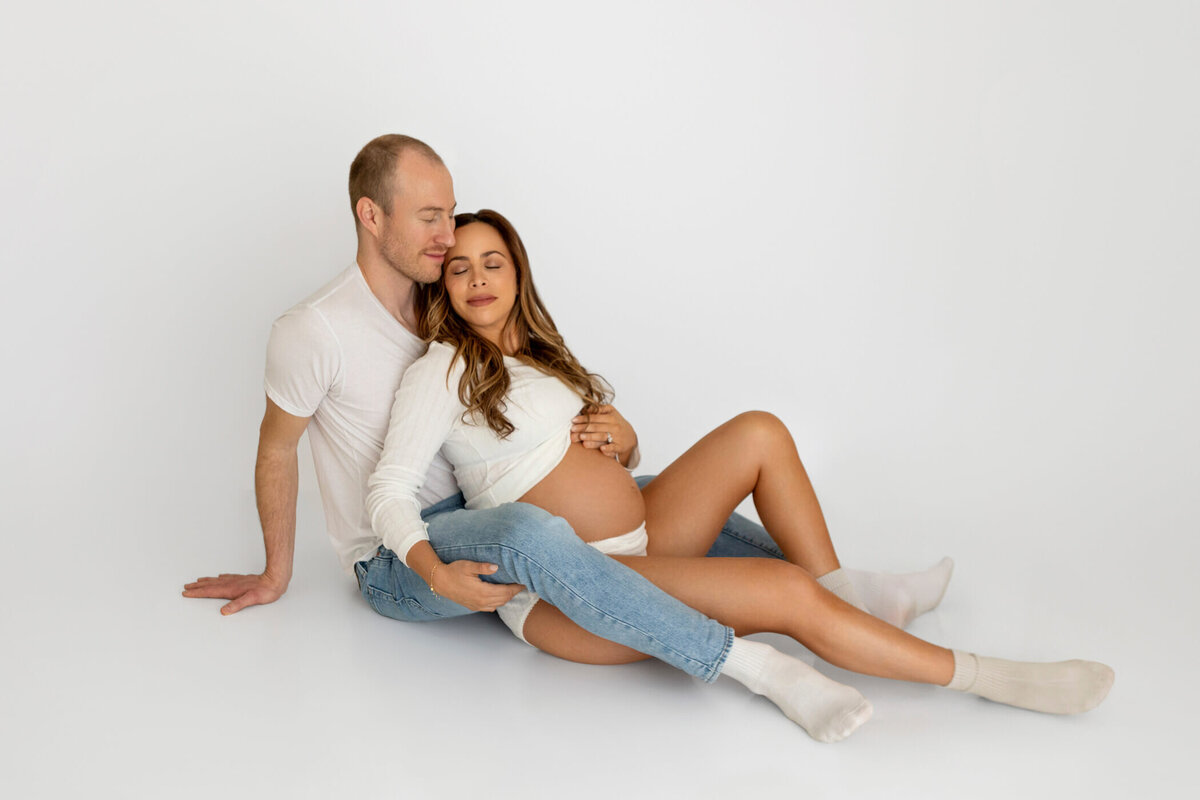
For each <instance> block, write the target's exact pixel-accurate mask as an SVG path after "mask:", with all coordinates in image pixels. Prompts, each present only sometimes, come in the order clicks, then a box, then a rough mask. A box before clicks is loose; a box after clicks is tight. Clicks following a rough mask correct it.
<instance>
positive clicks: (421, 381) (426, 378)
mask: <svg viewBox="0 0 1200 800" xmlns="http://www.w3.org/2000/svg"><path fill="white" fill-rule="evenodd" d="M453 355H454V351H453V350H452V349H451V348H449V347H447V346H445V345H439V344H436V343H435V344H432V345H430V347H429V352H428V353H427V354H426V355H425V356H423V357H421V358H419V359H417V361H415V362H414V363H413V365H412V366H410V367H409V368H408V369H407V370H405V372H404V377H403V379H402V380H401V381H400V388H399V389H397V390H396V400H395V402H394V403H393V404H392V416H391V419H390V420H389V421H388V432H387V437H386V438H385V439H384V442H383V455H382V456H380V458H379V464H378V465H377V466H376V467H375V472H374V473H373V474H372V475H371V477H370V479H369V480H368V481H367V489H368V492H367V514H368V516H369V517H370V519H371V527H372V528H374V530H375V533H376V534H377V535H378V536H379V538H381V539H382V540H383V544H384V546H385V547H387V548H388V549H389V550H391V551H392V552H394V553H395V554H396V555H397V556H399V558H400V560H401V561H403V562H404V563H405V564H406V565H407V563H408V561H407V558H408V551H409V550H410V549H411V548H412V546H413V545H414V544H416V543H418V542H420V541H427V540H428V539H429V534H428V532H427V528H426V525H425V523H424V522H423V521H422V520H421V503H420V500H418V499H417V492H419V491H420V489H421V485H422V483H423V482H424V480H425V475H426V473H427V472H428V471H429V465H430V464H431V463H432V462H433V457H434V456H435V455H437V452H438V450H439V449H441V446H442V444H443V443H444V442H445V441H446V437H447V436H449V435H450V431H451V429H452V428H453V427H454V422H455V420H456V419H458V418H459V417H460V416H461V415H462V413H463V411H465V410H466V409H465V408H464V406H463V405H462V403H460V402H459V401H458V379H459V376H460V375H461V374H462V369H463V368H462V366H461V365H457V364H456V365H455V369H454V371H453V373H451V374H449V375H447V370H448V368H449V366H450V363H451V359H452V358H453Z"/></svg>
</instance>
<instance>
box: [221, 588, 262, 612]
mask: <svg viewBox="0 0 1200 800" xmlns="http://www.w3.org/2000/svg"><path fill="white" fill-rule="evenodd" d="M253 605H258V599H257V597H256V596H255V594H254V593H253V592H246V593H245V594H242V595H238V596H237V597H235V598H233V601H232V602H229V603H226V604H225V605H224V606H222V607H221V613H222V614H224V615H225V616H229V615H230V614H236V613H237V612H239V611H241V610H242V609H243V608H245V607H246V606H253Z"/></svg>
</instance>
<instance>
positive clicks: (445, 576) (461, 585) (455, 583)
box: [423, 561, 525, 611]
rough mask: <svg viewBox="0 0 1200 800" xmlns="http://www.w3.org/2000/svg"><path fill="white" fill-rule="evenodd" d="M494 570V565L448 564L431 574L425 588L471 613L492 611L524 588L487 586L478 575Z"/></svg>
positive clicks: (515, 584)
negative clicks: (469, 610) (427, 586)
mask: <svg viewBox="0 0 1200 800" xmlns="http://www.w3.org/2000/svg"><path fill="white" fill-rule="evenodd" d="M496 570H497V567H496V565H495V564H484V563H482V562H479V561H451V562H450V563H449V564H442V565H440V566H438V567H437V568H436V569H435V570H433V572H432V574H431V575H428V576H423V577H426V578H429V579H430V584H429V588H430V589H431V590H433V592H434V593H436V594H439V595H441V596H442V597H445V598H446V599H447V600H453V601H454V602H455V603H458V604H459V605H460V606H462V607H463V608H469V609H471V610H472V611H495V610H496V609H497V608H499V607H500V606H502V605H504V604H505V603H507V602H508V601H509V600H512V599H513V597H514V596H515V595H516V594H517V592H519V591H521V590H522V589H524V588H525V587H524V586H522V585H521V584H519V583H488V582H487V581H484V580H480V577H479V576H480V575H491V574H492V573H493V572H495V571H496Z"/></svg>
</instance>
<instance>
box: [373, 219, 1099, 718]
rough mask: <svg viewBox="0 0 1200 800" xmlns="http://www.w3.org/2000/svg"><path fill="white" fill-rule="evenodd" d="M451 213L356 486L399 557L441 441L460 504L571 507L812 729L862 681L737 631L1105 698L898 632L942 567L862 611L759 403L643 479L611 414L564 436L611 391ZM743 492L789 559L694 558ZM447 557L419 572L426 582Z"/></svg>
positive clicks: (519, 604) (512, 274)
mask: <svg viewBox="0 0 1200 800" xmlns="http://www.w3.org/2000/svg"><path fill="white" fill-rule="evenodd" d="M455 221H456V225H457V230H456V232H455V237H456V240H457V241H456V244H455V245H454V247H453V248H451V250H450V251H449V252H448V253H447V255H446V260H445V266H444V268H443V276H442V281H441V282H440V283H435V284H432V285H431V286H429V287H427V288H426V289H425V291H424V292H423V293H422V294H421V295H420V296H419V298H418V302H417V310H418V312H419V314H420V325H421V330H420V332H421V334H422V336H423V337H424V338H426V339H427V340H429V341H430V342H431V344H430V347H429V351H428V353H427V354H426V355H425V356H424V357H423V358H422V359H420V360H418V361H417V362H416V363H414V364H413V365H412V366H411V367H410V368H409V369H408V370H407V371H406V372H405V375H404V379H403V382H402V383H401V386H400V389H399V390H398V392H397V394H396V401H395V404H394V406H393V409H392V416H391V420H392V421H391V425H390V428H389V431H388V435H387V438H386V441H385V444H384V449H383V455H382V457H381V459H380V461H379V465H378V467H377V469H376V472H375V474H374V475H373V476H372V478H371V481H370V488H371V490H370V493H369V495H368V498H367V508H368V511H369V513H370V515H371V520H372V524H373V526H374V528H375V530H376V533H377V534H379V536H380V538H381V539H382V540H383V543H384V546H385V547H386V548H387V549H388V550H390V551H392V553H394V554H395V556H396V557H398V558H400V559H404V557H405V556H406V554H407V553H408V550H409V548H411V547H412V545H414V544H415V543H417V542H419V541H421V540H423V539H425V538H427V537H426V535H425V529H424V524H423V523H422V521H421V516H420V512H421V508H420V505H419V503H418V502H417V500H416V496H417V491H418V490H419V488H420V486H421V483H422V481H423V480H424V477H425V473H426V471H427V469H428V467H429V465H430V463H431V461H432V460H433V458H434V455H435V454H436V453H437V452H438V451H439V450H440V451H441V452H442V453H443V454H444V455H445V456H446V457H447V459H448V460H449V461H450V463H451V464H452V465H453V466H454V470H455V477H456V478H457V480H458V483H459V485H460V487H461V488H462V491H463V494H464V495H465V497H466V502H467V507H468V508H489V507H493V506H497V505H500V504H503V503H508V502H512V501H521V502H525V503H530V504H532V505H536V506H539V507H541V508H543V509H545V510H547V511H549V512H550V513H552V514H555V515H557V516H561V517H563V518H564V519H566V520H567V522H569V523H570V524H571V526H572V527H573V528H574V529H575V531H576V533H577V534H578V535H579V536H580V538H582V539H583V540H584V541H586V542H588V543H590V544H591V545H592V546H593V547H596V548H597V549H599V550H600V551H602V552H604V553H607V554H609V555H611V556H612V557H614V558H617V559H618V560H620V561H621V562H622V563H624V564H626V565H627V566H629V567H631V568H632V569H634V570H636V571H638V572H640V573H641V574H643V575H644V576H646V577H647V578H648V579H649V580H651V581H652V582H654V583H655V584H657V585H658V586H660V587H661V588H663V589H664V590H666V591H667V592H669V593H671V594H672V595H674V596H676V597H678V598H679V599H681V600H683V601H684V602H685V603H687V604H688V605H691V606H692V607H694V608H696V609H697V610H699V611H701V612H703V613H705V614H707V615H708V616H710V617H713V618H714V619H717V620H719V621H721V622H723V623H724V624H726V625H729V626H731V627H732V628H733V630H734V631H735V632H736V634H738V636H737V637H736V638H734V639H733V641H732V644H731V646H730V647H729V650H728V655H727V658H726V663H725V666H724V669H723V671H722V674H726V675H729V676H730V677H733V678H735V679H736V680H739V681H741V682H742V683H744V684H745V685H747V686H748V687H749V688H750V689H751V690H752V691H754V692H756V693H758V694H763V695H765V696H766V697H768V698H769V699H771V700H772V701H773V702H775V703H776V705H778V706H779V707H780V708H781V709H782V710H783V711H784V713H785V714H787V715H788V717H789V718H790V719H792V720H793V721H795V722H797V724H799V725H801V727H803V728H804V729H805V730H806V731H808V732H809V733H810V734H811V735H813V736H814V737H815V738H818V739H821V740H824V741H835V740H837V739H841V738H844V737H845V736H848V735H849V734H850V733H852V732H853V731H854V729H855V728H857V727H858V726H859V725H861V724H862V723H863V722H865V721H866V720H867V719H868V718H869V717H870V713H871V706H870V704H869V703H867V701H866V700H865V699H864V698H863V697H862V695H861V694H859V693H858V692H857V691H856V690H855V689H853V688H851V687H848V686H843V685H841V684H838V683H835V682H833V681H831V680H829V679H828V678H825V677H824V676H822V675H820V673H817V672H816V671H815V670H813V668H812V667H809V666H808V665H807V664H804V663H803V662H801V661H799V660H797V659H793V658H790V657H788V656H786V655H784V654H782V653H780V652H779V651H777V650H775V649H774V648H771V647H770V646H769V645H766V644H763V643H761V642H753V641H749V640H746V639H743V638H741V636H743V635H745V634H748V633H754V632H762V631H770V632H775V633H781V634H785V635H789V636H792V637H793V638H795V639H796V640H797V641H799V642H801V643H802V644H804V645H805V646H806V647H808V648H809V649H811V650H812V651H813V652H815V653H816V654H817V655H819V656H821V657H822V658H823V659H825V660H826V661H828V662H830V663H832V664H835V665H837V666H840V667H843V668H845V669H848V670H852V671H856V672H861V673H865V674H869V675H876V676H880V677H886V678H895V679H899V680H908V681H916V682H921V683H929V684H934V685H939V686H946V687H948V688H952V689H957V690H960V691H966V692H971V693H974V694H978V695H981V696H983V697H987V698H989V699H991V700H995V701H998V702H1002V703H1007V704H1010V705H1014V706H1019V707H1022V708H1029V709H1032V710H1037V711H1046V712H1052V713H1077V712H1081V711H1086V710H1088V709H1090V708H1093V707H1095V706H1096V705H1098V704H1099V703H1100V702H1101V701H1102V700H1103V699H1104V697H1105V696H1106V695H1107V693H1108V689H1109V687H1110V686H1111V684H1112V680H1113V673H1112V670H1111V669H1109V668H1108V667H1107V666H1105V665H1103V664H1098V663H1095V662H1089V661H1079V660H1075V661H1064V662H1058V663H1051V664H1040V663H1025V662H1014V661H1006V660H1002V659H995V658H987V657H981V656H976V655H974V654H971V653H965V652H962V651H957V650H950V649H946V648H943V647H939V646H937V645H934V644H931V643H929V642H926V641H923V640H921V639H918V638H916V637H913V636H911V635H909V634H907V633H905V632H904V631H902V630H900V629H899V628H898V627H895V625H894V624H889V622H891V623H895V624H904V623H906V622H907V621H908V620H909V619H910V618H911V616H912V615H913V614H914V613H920V612H921V611H923V610H925V609H927V608H929V607H932V605H936V603H937V602H938V600H940V597H941V591H942V590H943V589H944V586H945V582H946V580H947V579H948V577H949V574H948V573H949V564H948V563H943V564H942V565H939V566H938V567H935V568H934V570H931V571H930V572H929V573H924V574H919V575H916V576H911V578H912V579H911V580H905V579H903V578H900V579H895V580H894V581H892V582H888V581H887V580H886V579H880V580H881V581H882V584H881V583H880V581H876V582H875V583H874V584H873V588H872V589H871V592H872V594H873V595H874V596H873V597H872V600H873V604H874V605H875V606H876V607H875V608H873V609H872V610H875V611H876V613H878V614H879V615H880V616H882V617H884V618H886V619H887V620H888V621H884V620H883V619H879V618H877V617H875V616H871V615H870V614H867V613H865V612H864V610H863V609H866V608H867V607H869V606H870V605H872V603H868V602H865V601H864V600H863V597H862V596H861V595H860V594H859V593H858V592H857V591H856V589H855V588H854V586H853V584H852V583H851V582H850V581H849V579H848V577H847V575H846V572H845V571H843V570H842V569H841V567H840V564H839V562H838V560H837V557H836V554H835V553H834V549H833V546H832V544H831V543H830V540H829V535H828V532H827V530H826V528H825V524H824V521H823V519H822V518H821V514H820V508H819V506H818V505H817V502H816V498H815V496H814V495H813V493H812V488H811V485H810V484H809V481H808V477H807V475H806V474H805V473H804V468H803V466H802V465H801V464H800V459H799V457H798V456H797V454H796V449H795V446H794V444H793V443H792V441H791V437H790V436H789V435H788V433H787V430H786V428H784V426H783V425H782V424H781V423H780V422H779V421H778V420H776V419H775V418H774V417H771V416H770V415H767V414H762V413H759V412H751V413H749V414H744V415H741V416H740V417H737V418H735V419H734V420H731V421H730V422H728V423H726V424H725V425H723V426H721V427H720V428H718V429H716V430H715V431H713V432H712V433H710V434H709V435H708V436H706V437H705V438H704V439H702V440H701V441H700V442H699V443H697V444H696V445H695V446H694V447H693V448H692V449H691V450H689V451H688V452H687V453H685V454H684V455H683V456H681V457H680V458H679V459H678V460H677V461H676V462H674V463H673V464H672V465H671V466H670V467H668V468H667V469H666V470H664V471H663V473H662V474H661V475H660V476H658V477H657V478H655V479H654V480H653V481H651V482H650V483H649V484H648V485H647V486H646V487H645V489H644V490H642V489H639V487H638V485H637V484H636V483H635V482H634V480H633V479H632V478H631V477H630V475H629V473H628V472H627V471H626V469H625V468H624V467H623V466H622V464H621V463H619V459H618V458H614V457H612V456H610V455H608V454H606V452H605V451H606V450H607V451H610V452H615V454H616V455H618V456H619V455H620V454H621V453H625V454H627V453H628V451H629V449H631V448H630V447H629V446H628V443H618V442H613V441H611V439H612V436H611V430H612V429H613V427H612V426H604V425H603V424H602V425H601V427H602V428H607V429H608V430H609V432H608V433H605V434H604V440H603V444H604V445H606V447H604V448H594V447H578V446H572V445H571V436H572V425H573V422H574V421H575V419H576V418H577V415H579V413H580V411H581V408H582V409H589V410H592V411H596V410H600V413H599V414H597V415H594V416H592V419H604V418H605V415H606V414H609V415H611V414H614V413H615V412H610V411H607V407H603V404H604V403H605V402H606V401H607V400H608V399H609V398H608V391H607V388H606V386H605V385H604V384H603V383H602V381H601V380H600V379H599V378H598V377H597V376H595V375H592V374H590V373H588V372H587V371H586V370H584V369H583V367H582V366H581V365H580V364H579V362H578V361H577V360H576V359H575V358H574V356H573V355H572V354H571V353H570V351H569V350H568V349H567V347H566V345H565V344H564V342H563V340H562V337H561V336H560V335H559V333H558V331H557V329H556V328H555V326H554V323H553V321H552V319H551V317H550V315H549V314H548V313H547V311H546V309H545V307H544V305H543V304H542V302H541V300H540V298H539V297H538V295H537V292H536V290H535V288H534V285H533V278H532V275H531V273H530V269H529V263H528V258H527V256H526V253H525V248H524V245H523V244H522V242H521V240H520V237H519V236H518V235H517V233H516V231H515V229H514V228H513V227H512V225H511V224H510V223H509V222H508V220H506V219H505V218H504V217H503V216H501V215H500V214H498V213H496V212H494V211H481V212H479V213H478V214H461V215H459V216H458V217H456V220H455ZM602 407H603V408H602ZM623 429H624V428H623V427H622V426H616V430H618V431H619V430H623ZM581 435H582V436H583V437H584V438H585V439H587V438H589V437H591V436H593V435H594V432H585V433H583V434H581ZM622 444H625V445H626V446H624V447H621V446H620V445H622ZM613 445H616V446H615V447H614V446H613ZM749 494H753V496H754V501H755V505H756V507H757V508H758V510H759V513H760V516H761V517H762V520H763V523H764V525H765V526H766V528H767V530H768V531H769V532H770V533H771V535H772V537H773V538H774V539H775V540H776V541H777V542H778V543H779V545H780V547H781V549H782V550H783V552H784V554H785V555H786V556H787V558H788V561H779V560H772V559H754V558H737V559H722V558H703V557H700V556H703V553H704V552H706V551H707V549H708V545H710V544H711V543H712V541H713V539H715V537H716V535H717V532H718V531H719V530H720V528H721V525H722V523H723V522H724V520H725V519H726V518H727V517H728V515H729V514H730V513H731V512H732V510H733V508H734V507H735V506H736V505H737V503H738V502H740V501H741V500H742V499H743V498H744V497H745V496H747V495H749ZM438 566H439V565H436V564H435V565H434V566H433V567H432V569H430V570H429V574H428V575H427V576H425V577H426V578H427V581H428V583H429V586H430V590H431V591H436V590H437V581H438V576H437V570H438ZM814 576H815V577H814ZM619 590H620V589H619V587H614V591H619ZM499 613H500V616H501V618H502V619H504V621H505V623H506V624H507V625H508V626H509V627H510V628H511V629H512V630H513V632H514V633H515V634H516V635H517V636H519V637H521V638H522V639H524V640H525V641H527V642H529V643H530V644H532V645H534V646H536V647H538V648H540V649H542V650H545V651H547V652H550V653H553V654H555V655H559V656H562V657H564V658H569V659H572V660H575V661H584V662H589V663H621V662H627V661H631V660H634V659H637V658H642V657H644V656H642V655H641V654H639V653H636V652H635V651H632V650H629V649H628V648H625V647H622V646H620V645H615V644H613V643H611V642H606V641H604V640H602V639H599V638H597V637H595V636H592V635H591V634H589V633H587V632H586V631H583V630H582V629H580V628H578V627H576V626H575V625H574V624H573V623H571V622H570V621H569V620H567V619H566V618H565V617H563V616H562V615H561V614H560V613H559V612H558V611H557V610H556V609H554V608H552V607H551V606H549V605H547V604H546V603H545V602H542V601H539V600H538V598H537V596H536V595H533V594H531V593H529V592H522V593H521V594H519V595H517V597H516V598H514V599H513V600H512V601H510V602H509V603H507V604H506V605H504V606H501V608H500V609H499Z"/></svg>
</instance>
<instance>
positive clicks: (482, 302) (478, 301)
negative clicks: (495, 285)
mask: <svg viewBox="0 0 1200 800" xmlns="http://www.w3.org/2000/svg"><path fill="white" fill-rule="evenodd" d="M495 299H496V298H495V297H494V296H492V295H490V294H484V295H480V296H479V297H472V298H471V299H470V300H468V301H467V305H469V306H476V307H478V306H486V305H488V304H489V303H491V302H493V301H494V300H495Z"/></svg>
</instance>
